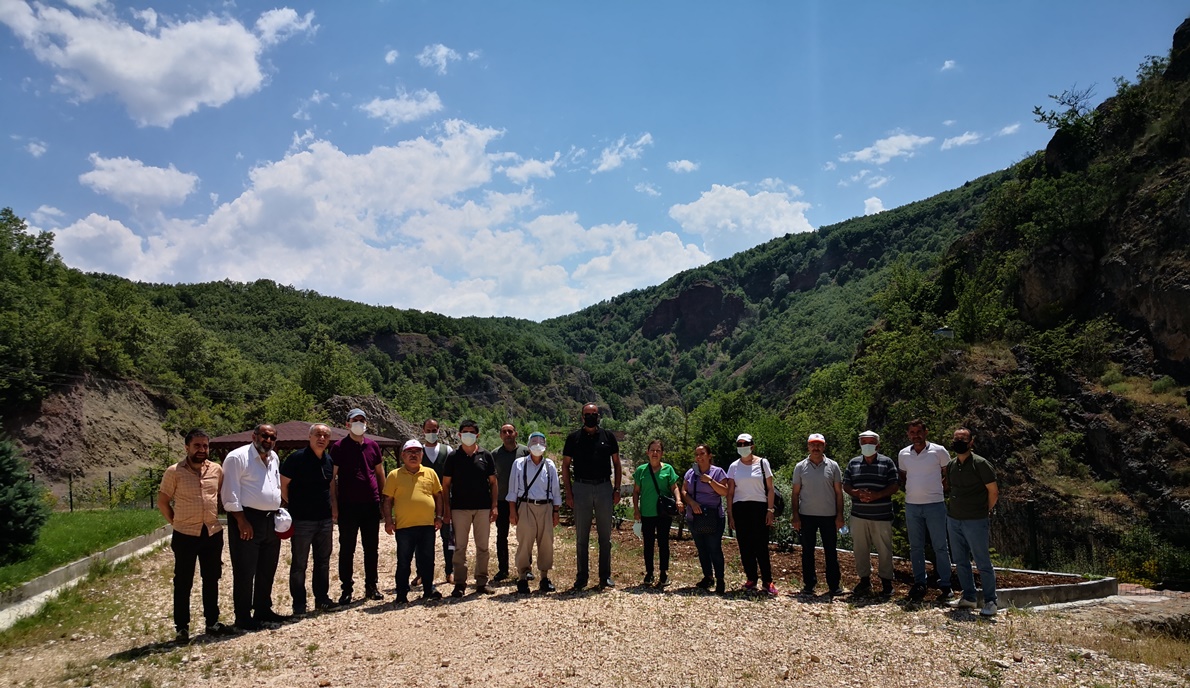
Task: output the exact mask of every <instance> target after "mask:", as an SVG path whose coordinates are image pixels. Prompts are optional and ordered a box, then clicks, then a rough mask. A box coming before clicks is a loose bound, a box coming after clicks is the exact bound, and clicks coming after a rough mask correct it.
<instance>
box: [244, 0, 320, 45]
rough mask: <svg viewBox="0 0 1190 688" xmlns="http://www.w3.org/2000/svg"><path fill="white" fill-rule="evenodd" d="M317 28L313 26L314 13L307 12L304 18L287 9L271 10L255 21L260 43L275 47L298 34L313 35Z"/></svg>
mask: <svg viewBox="0 0 1190 688" xmlns="http://www.w3.org/2000/svg"><path fill="white" fill-rule="evenodd" d="M316 31H318V26H317V25H315V24H314V12H313V11H311V12H307V13H306V15H305V16H298V13H297V12H296V11H294V10H293V9H291V8H289V7H282V8H279V9H271V10H269V11H267V12H265V13H264V14H262V15H260V19H257V20H256V33H257V34H259V35H260V42H261V43H264V44H265V45H276V44H278V43H281V42H283V41H285V40H286V39H288V38H291V37H293V36H296V35H297V34H299V33H314V32H316Z"/></svg>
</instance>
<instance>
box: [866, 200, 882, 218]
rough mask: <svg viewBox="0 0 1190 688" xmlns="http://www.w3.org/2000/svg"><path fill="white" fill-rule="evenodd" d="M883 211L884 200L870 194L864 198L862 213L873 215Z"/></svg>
mask: <svg viewBox="0 0 1190 688" xmlns="http://www.w3.org/2000/svg"><path fill="white" fill-rule="evenodd" d="M882 212H884V201H882V200H880V199H879V198H876V197H875V196H872V197H871V198H866V199H864V215H875V214H876V213H882Z"/></svg>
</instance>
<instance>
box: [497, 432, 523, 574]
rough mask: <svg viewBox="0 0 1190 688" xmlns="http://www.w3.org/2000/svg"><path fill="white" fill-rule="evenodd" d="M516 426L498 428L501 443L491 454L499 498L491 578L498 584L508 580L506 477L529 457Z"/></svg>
mask: <svg viewBox="0 0 1190 688" xmlns="http://www.w3.org/2000/svg"><path fill="white" fill-rule="evenodd" d="M516 439H517V431H516V426H515V425H513V424H512V423H505V424H504V425H501V426H500V442H501V443H502V444H501V445H500V446H499V447H497V448H496V451H494V452H492V458H493V459H495V460H496V495H497V496H498V497H499V498H500V499H499V502H498V503H497V504H496V562H497V568H496V575H495V577H493V578H492V580H493V581H495V582H500V581H502V580H504V579H505V578H508V513H509V508H508V501H507V500H506V499H505V497H507V495H508V476H509V475H511V474H512V464H513V462H515V461H516V460H517V459H519V458H521V457H522V456H528V455H529V448H528V447H526V446H525V445H523V444H518V443H517V441H516Z"/></svg>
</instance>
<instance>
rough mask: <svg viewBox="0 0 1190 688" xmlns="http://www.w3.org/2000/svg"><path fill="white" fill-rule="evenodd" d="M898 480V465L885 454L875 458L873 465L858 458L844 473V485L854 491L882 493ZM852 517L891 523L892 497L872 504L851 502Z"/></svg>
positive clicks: (849, 464) (857, 501) (852, 461)
mask: <svg viewBox="0 0 1190 688" xmlns="http://www.w3.org/2000/svg"><path fill="white" fill-rule="evenodd" d="M897 480H898V478H897V464H896V463H894V462H893V460H892V459H890V458H889V457H887V456H885V455H884V454H877V455H875V456H873V457H872V462H871V463H868V461H867V460H866V459H864V457H862V456H857V457H855V458H853V459H852V460H851V461H850V462H849V463H848V464H847V470H845V471H843V485H844V486H846V487H850V488H851V489H853V490H871V491H873V492H880V491H881V490H884V489H887V488H888V486H889V485H895V484H897ZM851 517H852V518H864V519H867V520H869V521H891V520H892V517H893V512H892V496H891V495H890V496H888V497H882V498H880V499H877V500H874V501H871V502H861V501H859V500H858V499H853V500H851Z"/></svg>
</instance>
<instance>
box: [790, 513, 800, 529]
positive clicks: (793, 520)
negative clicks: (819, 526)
mask: <svg viewBox="0 0 1190 688" xmlns="http://www.w3.org/2000/svg"><path fill="white" fill-rule="evenodd" d="M789 523H790V525H792V526H793V529H794V530H798V531H800V530H801V529H802V519H800V518H798V517H797V514H794V515H793V518H791V519H789Z"/></svg>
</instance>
